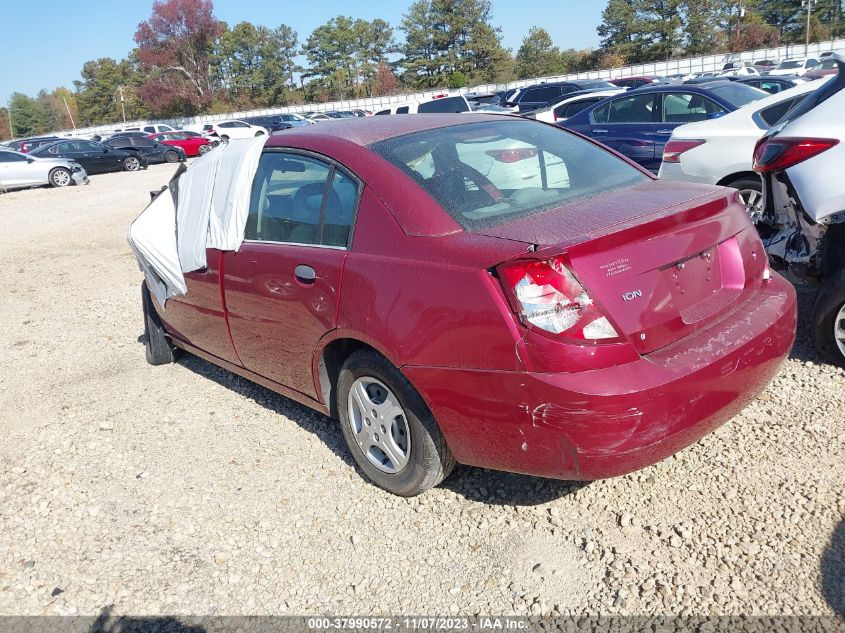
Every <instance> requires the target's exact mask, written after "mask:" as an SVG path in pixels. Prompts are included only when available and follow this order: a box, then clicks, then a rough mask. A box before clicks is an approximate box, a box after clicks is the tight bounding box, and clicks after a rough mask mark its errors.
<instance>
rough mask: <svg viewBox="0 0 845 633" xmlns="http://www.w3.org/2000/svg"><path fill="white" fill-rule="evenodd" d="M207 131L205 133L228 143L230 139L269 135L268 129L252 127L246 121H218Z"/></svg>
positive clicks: (257, 126) (258, 126)
mask: <svg viewBox="0 0 845 633" xmlns="http://www.w3.org/2000/svg"><path fill="white" fill-rule="evenodd" d="M205 127H208V128H209V129H208V130H205V129H204V131H205V133H207V134H210V135H211V136H214V135H215V134H216V135H217V136H219V137H220V140H222V141H228V140H229V139H230V138H252V137H254V136H261V135H262V134H269V132H268V131H267V128H266V127H262V126H260V125H251V124H249V123H247V122H246V121H238V120H237V119H233V120H231V121H217V122H215V123H212V124H211V125H210V126H204V128H205Z"/></svg>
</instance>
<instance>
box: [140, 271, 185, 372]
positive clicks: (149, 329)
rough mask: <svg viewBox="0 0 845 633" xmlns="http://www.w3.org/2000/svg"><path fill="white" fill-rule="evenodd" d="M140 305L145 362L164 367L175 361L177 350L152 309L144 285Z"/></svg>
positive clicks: (143, 285)
mask: <svg viewBox="0 0 845 633" xmlns="http://www.w3.org/2000/svg"><path fill="white" fill-rule="evenodd" d="M141 305H142V306H143V309H144V335H145V339H146V341H145V348H146V350H145V351H146V356H147V362H148V363H149V364H150V365H166V364H168V363H172V362H173V361H175V360H176V356H177V351H178V350H177V349H176V348H175V347H173V345H171V343H170V339H168V338H167V334H166V333H165V331H164V325H163V324H162V322H161V319H160V318H159V316H158V313H156V311H155V308H154V307H153V299H152V297H151V296H150V291H149V289H148V288H147V284H146V283H142V284H141Z"/></svg>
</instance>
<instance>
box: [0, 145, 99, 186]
mask: <svg viewBox="0 0 845 633" xmlns="http://www.w3.org/2000/svg"><path fill="white" fill-rule="evenodd" d="M87 183H88V174H87V173H85V169H83V167H82V165H80V164H79V163H77V162H76V161H74V160H68V159H66V158H40V157H36V156H27V155H26V154H21V153H20V152H16V151H14V150H12V149H6V148H3V147H0V190H4V189H5V190H9V189H24V188H26V187H37V186H40V185H52V186H53V187H67V186H68V185H84V184H87Z"/></svg>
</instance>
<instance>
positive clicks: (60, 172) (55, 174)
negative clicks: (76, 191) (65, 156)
mask: <svg viewBox="0 0 845 633" xmlns="http://www.w3.org/2000/svg"><path fill="white" fill-rule="evenodd" d="M48 178H49V180H50V184H51V185H53V186H54V187H67V186H68V185H69V184H71V183H72V182H73V178H72V177H71V175H70V170H69V169H65V168H64V167H56V168H55V169H54V170H52V171H51V172H50V175H49V176H48Z"/></svg>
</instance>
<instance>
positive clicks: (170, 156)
mask: <svg viewBox="0 0 845 633" xmlns="http://www.w3.org/2000/svg"><path fill="white" fill-rule="evenodd" d="M164 160H166V161H167V162H168V163H176V162H178V161H179V154H178V152H173V151H169V152H165V153H164Z"/></svg>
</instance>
